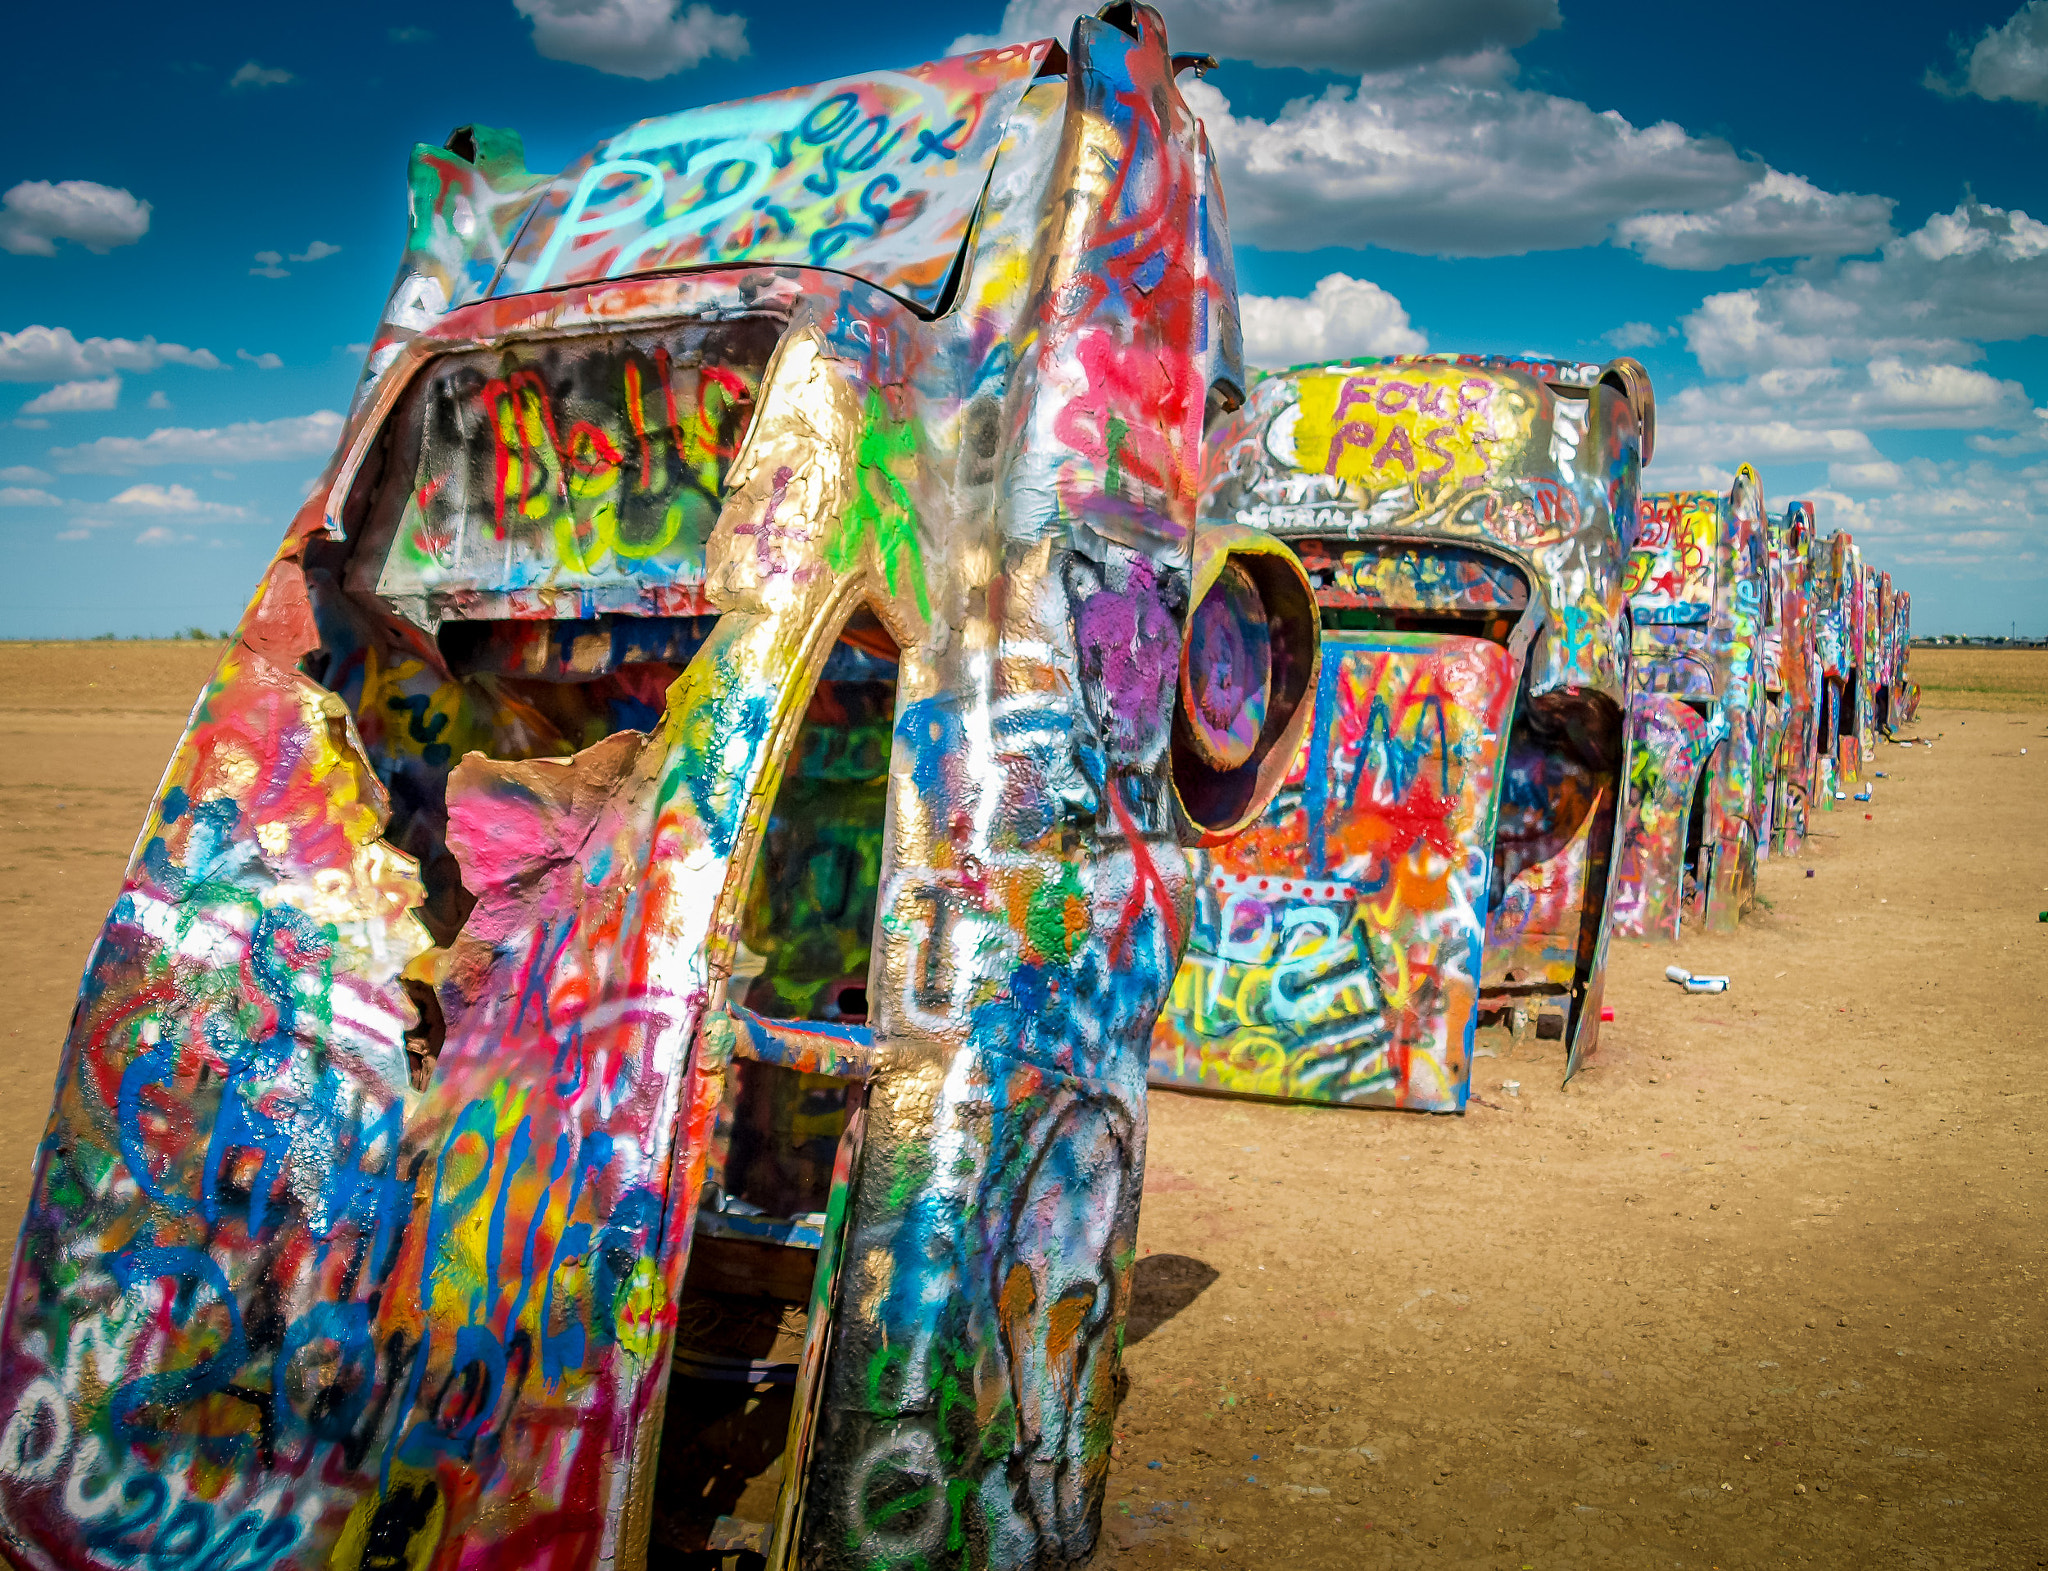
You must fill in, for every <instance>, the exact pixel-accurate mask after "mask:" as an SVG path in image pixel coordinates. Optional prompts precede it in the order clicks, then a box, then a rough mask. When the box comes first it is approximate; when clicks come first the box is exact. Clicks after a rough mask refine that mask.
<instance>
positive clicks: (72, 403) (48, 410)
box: [21, 376, 121, 415]
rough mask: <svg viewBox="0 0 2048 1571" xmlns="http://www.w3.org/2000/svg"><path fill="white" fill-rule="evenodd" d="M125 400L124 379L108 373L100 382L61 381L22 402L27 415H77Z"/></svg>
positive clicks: (112, 405) (108, 407)
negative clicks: (123, 392)
mask: <svg viewBox="0 0 2048 1571" xmlns="http://www.w3.org/2000/svg"><path fill="white" fill-rule="evenodd" d="M120 401H121V379H120V378H119V377H118V376H110V377H105V378H103V379H102V380H100V381H97V382H59V383H58V384H57V385H56V386H55V387H53V388H51V389H50V390H49V391H47V392H44V393H38V394H37V395H36V396H35V397H34V398H31V399H30V400H29V401H28V402H27V403H25V404H23V405H22V406H21V412H22V413H23V414H25V415H76V414H88V413H92V412H95V411H98V410H102V409H112V408H113V407H114V406H115V405H116V404H118V403H120Z"/></svg>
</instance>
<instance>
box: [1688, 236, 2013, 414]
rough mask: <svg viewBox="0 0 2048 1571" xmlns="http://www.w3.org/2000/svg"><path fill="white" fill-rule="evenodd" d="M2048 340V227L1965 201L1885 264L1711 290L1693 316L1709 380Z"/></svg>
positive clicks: (1886, 255) (1696, 348)
mask: <svg viewBox="0 0 2048 1571" xmlns="http://www.w3.org/2000/svg"><path fill="white" fill-rule="evenodd" d="M2043 333H2048V224H2043V223H2039V222H2037V221H2036V220H2034V219H2032V218H2030V217H2028V216H2027V215H2026V214H2025V213H2023V212H2020V211H2019V210H2017V209H2013V210H2010V211H2008V210H2006V209H2004V208H1998V207H1987V206H1985V205H1983V204H1981V203H1976V202H1965V203H1963V204H1961V205H1960V206H1958V207H1957V208H1956V209H1955V210H1954V211H1953V212H1948V213H1936V214H1935V215H1934V216H1933V217H1931V218H1929V219H1928V220H1927V222H1926V223H1925V224H1923V225H1922V226H1921V227H1920V228H1918V229H1916V230H1914V231H1913V232H1912V233H1911V234H1907V235H1901V236H1900V237H1898V238H1897V239H1895V240H1892V241H1890V242H1889V243H1887V244H1886V246H1885V247H1884V250H1883V252H1882V254H1881V255H1880V256H1879V258H1878V259H1877V260H1876V261H1869V262H1865V261H1850V262H1843V263H1839V264H1836V265H1835V266H1834V267H1833V268H1831V269H1829V270H1826V271H1823V272H1818V273H1816V272H1812V271H1802V272H1800V273H1798V274H1787V275H1783V276H1780V277H1776V278H1772V279H1769V280H1767V281H1766V282H1764V283H1762V284H1760V285H1758V286H1756V287H1755V288H1751V289H1739V290H1734V291H1731V292H1728V293H1725V294H1717V295H1709V296H1708V297H1707V298H1706V300H1705V301H1703V302H1702V303H1701V305H1700V308H1699V309H1698V310H1697V311H1695V312H1693V313H1692V315H1690V316H1689V317H1687V318H1686V320H1685V334H1686V345H1687V347H1688V348H1690V349H1691V350H1692V352H1693V354H1694V355H1695V356H1697V357H1698V359H1699V362H1700V365H1701V366H1702V368H1704V369H1705V370H1706V371H1707V372H1708V374H1709V375H1714V376H1735V375H1741V374H1744V373H1747V372H1760V371H1764V370H1767V369H1771V368H1774V367H1785V366H1823V365H1827V364H1829V363H1831V362H1834V361H1859V360H1860V361H1866V362H1867V361H1871V360H1875V359H1878V358H1881V357H1887V356H1889V357H1892V358H1895V359H1901V360H1907V361H1914V360H1918V361H1934V360H1950V361H1965V360H1973V359H1976V358H1978V356H1979V355H1980V354H1981V350H1979V349H1978V348H1977V347H1976V345H1978V344H1980V343H1983V342H1987V341H1990V342H2002V341H2007V340H2012V339H2019V338H2031V337H2034V336H2036V335H2039V334H2043Z"/></svg>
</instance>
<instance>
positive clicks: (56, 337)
mask: <svg viewBox="0 0 2048 1571" xmlns="http://www.w3.org/2000/svg"><path fill="white" fill-rule="evenodd" d="M160 365H189V366H196V367H197V368H199V369H200V370H202V371H218V370H219V369H220V360H219V358H218V357H216V356H215V354H214V353H213V351H212V350H210V349H187V348H186V347H185V346H184V345H183V344H160V343H158V342H157V341H156V340H155V339H154V338H88V339H85V340H83V341H80V340H79V339H78V338H76V337H74V336H73V334H72V332H71V330H70V329H69V328H68V327H24V328H23V329H22V330H21V331H20V332H18V333H0V382H57V381H72V380H77V379H79V378H82V377H88V376H100V375H104V374H105V373H106V372H109V371H154V370H155V369H156V368H157V367H158V366H160Z"/></svg>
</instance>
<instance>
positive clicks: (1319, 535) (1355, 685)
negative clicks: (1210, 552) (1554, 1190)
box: [1152, 356, 1654, 1112]
mask: <svg viewBox="0 0 2048 1571" xmlns="http://www.w3.org/2000/svg"><path fill="white" fill-rule="evenodd" d="M1653 419H1654V407H1653V405H1652V403H1651V393H1650V387H1649V380H1648V377H1647V375H1646V374H1645V373H1643V371H1642V369H1641V367H1640V366H1637V365H1636V364H1635V363H1634V362H1633V361H1617V362H1615V363H1614V364H1613V365H1611V366H1607V367H1600V366H1561V365H1555V364H1539V363H1531V362H1526V361H1509V360H1495V359H1480V358H1476V357H1463V358H1459V357H1443V356H1415V357H1399V358H1394V359H1389V360H1361V361H1356V362H1349V363H1340V364H1335V365H1329V366H1319V367H1311V368H1300V369H1296V370H1293V371H1289V372H1286V373H1284V374H1280V375H1274V376H1269V377H1266V378H1264V379H1263V380H1261V381H1259V382H1258V383H1257V384H1256V385H1255V386H1254V388H1253V390H1252V395H1251V397H1250V399H1249V400H1248V401H1247V403H1246V405H1245V407H1244V408H1243V409H1242V410H1241V411H1239V412H1238V413H1237V414H1235V415H1233V416H1232V417H1231V418H1230V419H1229V420H1228V421H1227V422H1225V423H1223V424H1221V425H1219V426H1218V427H1217V428H1216V429H1215V430H1214V431H1213V432H1212V433H1211V444H1210V455H1209V461H1208V478H1207V482H1206V485H1205V488H1204V501H1203V507H1204V516H1205V517H1208V518H1210V519H1212V520H1215V521H1217V522H1219V523H1221V522H1235V523H1238V524H1242V525H1245V526H1248V527H1253V528H1259V529H1264V530H1268V531H1270V532H1271V533H1273V534H1274V535H1276V536H1279V537H1281V538H1284V539H1285V540H1287V541H1288V543H1289V544H1291V545H1292V546H1293V547H1294V548H1295V549H1296V551H1297V552H1298V553H1299V554H1300V555H1301V558H1302V560H1303V563H1304V565H1305V566H1306V567H1307V568H1308V571H1309V575H1310V578H1311V580H1312V582H1313V583H1314V584H1315V586H1316V599H1317V602H1318V604H1319V606H1320V608H1321V613H1322V618H1323V627H1324V634H1323V637H1324V645H1323V664H1322V673H1321V678H1320V681H1319V683H1318V686H1317V691H1316V700H1315V717H1314V720H1313V722H1312V724H1311V727H1310V733H1309V736H1308V738H1307V740H1306V741H1305V743H1304V745H1303V749H1302V752H1301V754H1300V755H1299V756H1298V757H1297V758H1296V759H1295V760H1294V761H1293V770H1292V772H1291V773H1290V775H1289V777H1288V780H1287V784H1286V788H1285V790H1284V791H1283V792H1282V794H1281V796H1280V798H1279V800H1278V801H1277V802H1276V804H1275V806H1274V807H1273V809H1272V810H1271V812H1269V814H1268V815H1267V817H1266V818H1265V820H1264V821H1263V822H1261V823H1260V824H1259V825H1257V826H1256V828H1254V829H1253V830H1252V831H1250V832H1249V833H1247V834H1245V835H1243V836H1241V837H1239V838H1238V839H1237V840H1235V841H1234V842H1232V843H1231V844H1229V845H1228V846H1224V847H1220V848H1218V849H1216V850H1215V851H1213V852H1211V853H1209V854H1208V856H1207V865H1206V868H1205V872H1204V877H1203V879H1202V886H1201V900H1200V905H1199V907H1198V917H1197V921H1196V927H1195V933H1194V936H1193V938H1192V940H1191V941H1190V944H1189V950H1188V956H1187V958H1186V959H1185V960H1184V961H1183V962H1182V966H1181V971H1180V975H1179V977H1178V978H1177V979H1176V981H1175V983H1174V989H1173V995H1172V998H1171V1000H1170V1002H1169V1004H1168V1007H1167V1010H1166V1012H1165V1013H1164V1014H1163V1015H1162V1016H1161V1017H1160V1021H1159V1025H1158V1027H1157V1029H1156V1031H1155V1033H1154V1039H1153V1055H1152V1076H1153V1081H1154V1083H1155V1084H1159V1085H1183V1086H1194V1087H1201V1088H1206V1089H1210V1090H1221V1091H1226V1092H1231V1093H1236V1094H1245V1095H1263V1096H1279V1097H1288V1098H1295V1099H1301V1100H1308V1101H1321V1102H1338V1103H1364V1104H1377V1105H1384V1106H1396V1107H1405V1108H1416V1109H1427V1110H1431V1111H1439V1112H1443V1111H1455V1110H1459V1109H1462V1108H1463V1107H1464V1105H1465V1100H1466V1096H1467V1093H1468V1090H1469V1087H1470V1079H1471V1053H1472V1046H1473V1032H1474V1029H1475V1026H1476V1025H1477V1023H1478V1017H1479V1014H1480V1011H1481V1009H1482V1007H1489V1008H1493V1009H1496V1010H1499V1011H1502V1012H1506V1011H1508V1010H1512V1009H1520V1008H1530V1007H1533V1008H1535V1009H1537V1010H1539V1011H1541V1012H1544V1013H1548V1014H1549V1015H1550V1016H1551V1017H1552V1018H1553V1019H1555V1020H1556V1021H1557V1022H1558V1023H1559V1025H1560V1026H1561V1027H1562V1029H1561V1030H1560V1032H1559V1034H1565V1033H1566V1032H1568V1033H1569V1037H1570V1053H1569V1056H1568V1064H1567V1074H1569V1073H1570V1072H1571V1070H1573V1069H1575V1068H1576V1067H1577V1064H1578V1061H1579V1059H1580V1057H1581V1056H1582V1055H1583V1053H1584V1052H1585V1051H1587V1050H1588V1049H1589V1048H1590V1047H1591V1045H1592V1044H1593V1041H1594V1039H1595V1036H1596V1034H1597V1032H1598V1029H1599V1017H1600V1008H1599V997H1600V978H1601V971H1602V966H1603V964H1604V955H1605V945H1606V925H1607V912H1608V894H1609V882H1610V880H1609V875H1610V872H1611V866H1612V863H1611V849H1612V839H1613V832H1614V824H1615V815H1616V812H1617V809H1618V807H1619V796H1620V792H1621V789H1622V781H1621V779H1620V768H1621V762H1622V755H1623V715H1624V711H1623V704H1624V700H1625V688H1624V675H1625V670H1626V639H1625V636H1624V634H1623V631H1622V629H1623V626H1624V623H1623V620H1622V611H1623V601H1622V594H1621V583H1622V567H1623V564H1624V562H1625V561H1626V559H1627V555H1628V546H1629V539H1630V537H1629V534H1628V532H1627V531H1628V530H1629V529H1630V527H1631V526H1632V523H1633V520H1634V518H1635V512H1636V485H1637V474H1638V471H1639V468H1640V464H1641V461H1642V458H1643V457H1644V456H1646V455H1647V453H1648V451H1649V448H1650V443H1651V423H1652V421H1653ZM1539 1019H1540V1016H1539Z"/></svg>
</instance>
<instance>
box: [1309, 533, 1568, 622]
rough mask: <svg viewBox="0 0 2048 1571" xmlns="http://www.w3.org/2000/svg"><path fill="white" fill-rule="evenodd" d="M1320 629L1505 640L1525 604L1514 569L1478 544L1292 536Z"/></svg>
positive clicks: (1524, 585) (1524, 584) (1524, 583)
mask: <svg viewBox="0 0 2048 1571" xmlns="http://www.w3.org/2000/svg"><path fill="white" fill-rule="evenodd" d="M1289 543H1290V544H1291V545H1293V547H1294V550H1295V554H1296V555H1298V556H1299V557H1300V558H1301V563H1302V566H1303V567H1304V568H1305V569H1306V570H1307V572H1308V579H1309V583H1310V585H1311V586H1313V588H1314V590H1315V596H1316V605H1317V607H1318V608H1319V610H1320V612H1321V616H1322V624H1323V631H1325V632H1330V633H1438V634H1455V635H1458V636H1461V637H1466V638H1483V639H1486V640H1487V641H1488V642H1490V643H1495V644H1502V645H1505V644H1506V643H1507V641H1508V639H1509V637H1510V636H1511V635H1512V634H1513V632H1514V630H1515V626H1516V624H1517V623H1518V622H1519V621H1520V620H1521V619H1522V616H1523V615H1524V613H1525V612H1526V611H1527V609H1528V606H1529V585H1528V580H1527V579H1525V578H1524V577H1523V576H1522V574H1521V572H1520V570H1519V569H1517V568H1516V567H1514V566H1513V565H1511V564H1510V563H1507V562H1505V561H1502V560H1501V559H1499V558H1497V557H1493V556H1489V555H1487V554H1485V553H1484V552H1480V551H1469V550H1464V549H1461V548H1459V547H1456V546H1436V545H1428V546H1418V545H1413V544H1407V543H1395V542H1390V541H1372V540H1367V541H1348V540H1317V539H1308V540H1296V541H1291V542H1289Z"/></svg>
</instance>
